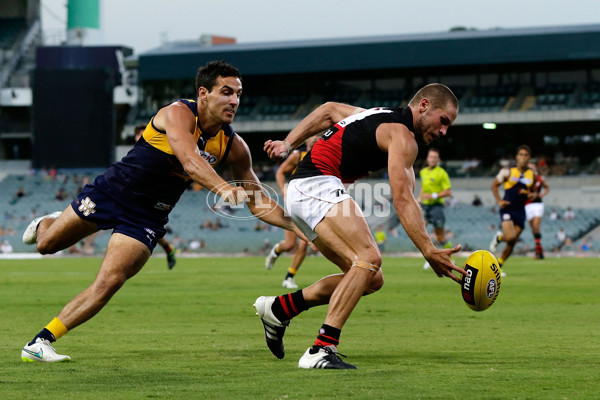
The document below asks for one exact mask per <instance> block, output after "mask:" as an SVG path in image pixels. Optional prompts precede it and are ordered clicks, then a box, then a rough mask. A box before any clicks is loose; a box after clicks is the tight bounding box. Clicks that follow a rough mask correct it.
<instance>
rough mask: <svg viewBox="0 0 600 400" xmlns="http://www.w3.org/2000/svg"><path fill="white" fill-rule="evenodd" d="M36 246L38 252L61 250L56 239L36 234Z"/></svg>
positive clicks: (45, 252) (52, 252)
mask: <svg viewBox="0 0 600 400" xmlns="http://www.w3.org/2000/svg"><path fill="white" fill-rule="evenodd" d="M36 247H37V251H38V252H39V253H40V254H54V253H56V252H57V251H59V250H62V249H61V248H59V247H58V243H57V241H56V240H54V239H53V238H52V237H48V236H45V235H41V236H38V238H37V244H36Z"/></svg>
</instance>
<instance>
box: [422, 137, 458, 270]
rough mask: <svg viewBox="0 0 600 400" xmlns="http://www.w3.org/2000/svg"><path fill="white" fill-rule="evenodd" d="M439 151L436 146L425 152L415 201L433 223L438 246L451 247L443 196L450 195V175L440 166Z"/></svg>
mask: <svg viewBox="0 0 600 400" xmlns="http://www.w3.org/2000/svg"><path fill="white" fill-rule="evenodd" d="M439 163H440V151H439V150H438V149H436V148H433V147H432V148H431V149H429V152H428V153H427V167H425V168H423V169H421V172H420V173H419V175H420V176H421V192H420V193H419V197H418V199H417V201H418V202H419V203H420V204H421V205H422V207H423V213H424V214H425V220H426V221H427V223H428V224H432V225H433V230H434V232H435V237H436V239H437V241H438V242H439V244H440V246H443V247H444V248H445V249H447V248H451V247H452V243H451V242H450V241H449V240H448V239H447V238H446V229H445V228H444V225H445V223H446V217H445V216H444V197H452V190H451V186H452V185H451V184H450V177H449V176H448V173H447V172H446V171H445V170H444V168H442V167H440V166H439V165H438V164H439ZM428 268H429V263H428V262H427V261H425V265H423V269H428Z"/></svg>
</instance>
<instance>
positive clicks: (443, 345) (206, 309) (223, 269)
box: [0, 253, 600, 399]
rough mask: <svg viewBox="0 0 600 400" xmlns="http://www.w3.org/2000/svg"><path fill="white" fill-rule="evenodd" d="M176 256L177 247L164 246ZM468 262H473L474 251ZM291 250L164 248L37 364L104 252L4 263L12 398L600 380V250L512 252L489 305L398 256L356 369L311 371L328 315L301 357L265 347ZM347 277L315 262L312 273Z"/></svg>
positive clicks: (389, 392)
mask: <svg viewBox="0 0 600 400" xmlns="http://www.w3.org/2000/svg"><path fill="white" fill-rule="evenodd" d="M161 254H162V253H161ZM459 261H460V260H459ZM288 262H289V259H285V258H284V259H281V260H279V261H278V264H277V265H276V266H275V268H274V269H273V270H271V271H266V270H265V268H264V265H263V259H262V258H231V259H223V258H222V259H210V258H209V259H180V260H179V261H178V264H177V266H176V267H175V269H174V270H172V271H168V270H167V268H166V265H165V261H164V259H163V258H162V257H156V258H153V259H152V260H151V261H150V262H149V263H148V265H147V266H146V267H145V268H144V269H143V270H142V271H141V272H140V273H139V274H138V276H136V277H134V278H133V279H132V280H130V281H129V282H127V283H126V284H125V286H124V287H123V289H121V291H120V292H119V293H117V295H116V296H115V297H114V298H113V299H112V300H111V302H110V303H109V304H108V306H107V307H106V308H105V309H104V310H103V311H102V312H100V314H98V315H97V316H96V317H95V318H93V319H92V320H90V321H88V322H87V323H85V324H84V325H82V326H80V327H78V328H76V329H74V330H73V331H72V332H69V333H68V334H67V335H66V336H65V337H63V338H62V339H60V340H59V341H58V342H57V343H56V345H55V347H56V348H57V351H58V352H59V353H61V354H68V355H70V356H71V357H72V361H71V362H70V363H60V364H42V363H35V364H31V363H23V362H21V361H20V350H21V347H22V346H23V345H24V344H25V342H26V341H28V340H30V339H31V337H32V336H33V335H34V334H35V333H37V332H38V331H39V330H40V329H41V328H42V327H43V326H44V325H45V324H46V323H48V322H49V321H50V320H51V319H52V318H53V317H54V316H55V315H56V314H58V312H59V311H60V309H61V308H62V306H63V305H64V304H65V303H66V302H67V301H68V300H70V299H71V298H72V297H73V296H74V295H76V294H78V293H79V292H80V291H81V290H83V289H84V288H85V287H86V286H87V285H88V284H89V283H91V281H92V280H93V278H94V275H95V272H96V270H97V268H98V266H99V263H100V259H52V258H48V259H42V260H19V261H16V260H1V261H0V302H1V306H0V317H1V321H2V340H1V341H0V350H1V351H2V357H0V399H44V398H49V399H129V398H131V399H142V398H161V399H162V398H165V399H311V398H314V399H592V398H599V396H600V394H599V389H600V339H599V338H600V304H599V303H600V296H599V295H600V289H599V288H598V285H599V282H600V265H599V262H598V259H575V258H574V259H566V258H562V259H547V260H544V261H533V260H529V259H525V258H517V257H515V258H511V259H510V260H509V262H508V264H507V266H506V268H505V271H506V272H507V273H508V276H507V277H506V278H504V280H503V283H502V288H501V293H500V296H499V297H498V300H497V301H496V303H495V304H494V306H493V307H492V308H490V309H489V310H487V311H484V312H481V313H476V312H473V311H471V310H469V309H468V308H467V307H466V306H465V305H464V304H463V302H462V299H461V297H460V291H459V285H457V284H455V283H453V282H451V281H449V280H447V279H443V280H442V279H438V278H436V277H434V275H433V273H432V272H431V271H423V270H422V268H421V266H422V261H421V260H420V259H410V258H384V264H383V265H384V271H385V277H386V284H385V286H384V288H383V289H382V290H381V291H380V292H378V293H377V294H375V295H373V296H368V297H366V298H364V299H362V300H361V302H360V303H359V305H358V307H357V308H356V310H355V311H354V313H353V315H352V317H351V318H350V320H349V321H348V323H347V324H346V326H345V328H344V330H343V332H342V337H341V344H340V347H339V349H340V352H342V353H344V354H347V355H348V358H347V359H346V361H348V362H350V363H352V364H356V365H357V366H358V368H359V369H358V370H356V371H326V370H301V369H299V368H298V367H297V362H298V359H299V357H300V356H301V355H302V353H303V352H304V351H305V350H306V348H308V347H309V346H310V345H311V344H312V342H313V340H314V338H315V336H316V333H317V330H318V329H319V327H320V326H321V324H322V322H323V318H324V315H325V312H326V309H325V308H323V307H320V308H315V309H312V310H309V311H308V312H305V313H304V314H302V315H301V316H299V317H298V318H297V319H296V320H294V321H293V322H292V324H291V325H290V327H289V328H288V331H287V333H286V338H285V344H286V354H287V355H286V358H285V359H283V360H277V359H276V358H275V357H273V356H272V355H271V354H270V352H269V351H268V349H267V348H266V346H265V344H264V339H263V332H262V325H261V323H260V320H259V319H258V317H256V316H255V315H254V309H253V307H252V303H253V301H254V299H255V298H256V297H257V296H260V295H275V294H281V293H283V292H284V290H283V289H282V288H281V287H280V284H281V280H282V279H283V275H284V268H285V266H286V264H287V263H288ZM333 272H336V270H335V269H334V268H333V267H332V266H330V265H329V264H328V263H327V262H326V261H325V260H324V259H322V258H309V259H307V260H306V262H305V264H304V265H303V266H302V269H301V270H300V272H299V274H298V276H297V281H298V283H300V284H304V285H307V284H309V283H311V282H312V281H314V280H316V279H318V278H319V277H321V276H323V275H325V274H328V273H333Z"/></svg>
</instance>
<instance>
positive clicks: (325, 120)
mask: <svg viewBox="0 0 600 400" xmlns="http://www.w3.org/2000/svg"><path fill="white" fill-rule="evenodd" d="M361 111H363V109H362V108H360V107H355V106H351V105H348V104H342V103H335V102H332V101H330V102H327V103H325V104H323V105H321V106H319V107H318V108H316V109H315V110H314V111H313V112H311V113H310V114H308V115H307V116H306V117H305V118H304V119H303V120H302V121H300V123H299V124H298V125H297V126H296V127H295V128H294V129H292V130H291V131H290V133H289V134H288V135H287V137H286V138H285V140H283V141H281V140H275V141H272V140H267V141H266V142H265V147H264V150H265V152H266V153H267V154H268V155H269V157H270V158H271V159H272V160H279V159H282V158H286V157H287V156H288V155H289V154H290V153H291V152H292V150H294V149H295V148H296V147H298V146H300V144H302V143H303V142H304V141H305V140H306V139H308V138H309V137H311V136H313V135H316V134H317V133H319V132H321V131H324V130H325V129H327V128H329V127H331V126H332V125H333V124H335V123H337V122H339V121H341V120H343V119H344V118H346V117H349V116H350V115H352V114H356V113H359V112H361Z"/></svg>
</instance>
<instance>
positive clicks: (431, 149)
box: [427, 147, 440, 155]
mask: <svg viewBox="0 0 600 400" xmlns="http://www.w3.org/2000/svg"><path fill="white" fill-rule="evenodd" d="M430 151H434V152H436V153H438V155H440V149H438V148H437V147H430V148H429V150H428V151H427V153H429V152H430Z"/></svg>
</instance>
